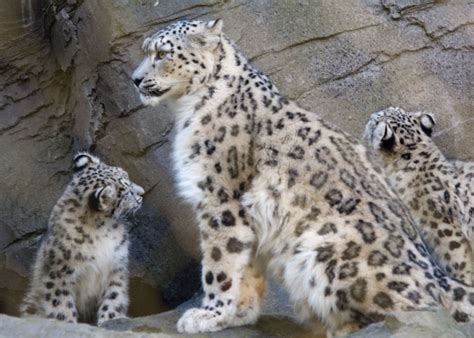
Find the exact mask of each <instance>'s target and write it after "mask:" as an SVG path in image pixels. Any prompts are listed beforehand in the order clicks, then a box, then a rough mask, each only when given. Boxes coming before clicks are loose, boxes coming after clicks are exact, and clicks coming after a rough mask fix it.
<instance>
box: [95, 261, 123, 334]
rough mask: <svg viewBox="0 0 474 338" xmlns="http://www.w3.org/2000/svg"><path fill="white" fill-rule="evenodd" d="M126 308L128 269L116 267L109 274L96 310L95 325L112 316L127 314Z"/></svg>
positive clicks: (118, 316) (117, 316)
mask: <svg viewBox="0 0 474 338" xmlns="http://www.w3.org/2000/svg"><path fill="white" fill-rule="evenodd" d="M124 265H126V263H124ZM127 309H128V270H127V268H125V267H118V268H116V269H114V270H112V272H111V274H110V276H109V282H108V285H107V289H106V290H105V292H104V296H103V297H102V300H101V302H100V304H99V310H98V311H97V325H98V326H101V325H102V324H103V323H105V322H106V321H108V320H110V319H114V318H123V317H126V316H127Z"/></svg>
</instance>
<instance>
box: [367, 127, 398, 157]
mask: <svg viewBox="0 0 474 338" xmlns="http://www.w3.org/2000/svg"><path fill="white" fill-rule="evenodd" d="M372 146H373V147H374V148H376V149H382V150H387V151H390V150H393V148H394V147H395V135H394V133H393V130H392V127H390V125H388V124H387V123H386V122H384V121H382V122H379V123H378V124H377V126H376V127H375V129H374V132H373V133H372Z"/></svg>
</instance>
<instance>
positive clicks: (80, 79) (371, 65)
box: [0, 0, 474, 316]
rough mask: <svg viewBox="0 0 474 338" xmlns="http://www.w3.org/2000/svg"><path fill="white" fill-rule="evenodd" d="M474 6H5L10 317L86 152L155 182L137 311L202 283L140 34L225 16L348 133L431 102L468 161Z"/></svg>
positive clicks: (254, 51)
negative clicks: (139, 86) (142, 97)
mask: <svg viewBox="0 0 474 338" xmlns="http://www.w3.org/2000/svg"><path fill="white" fill-rule="evenodd" d="M468 2H469V1H468V0H446V1H430V0H403V1H398V0H397V1H395V0H355V1H346V0H333V1H316V0H282V1H246V0H231V1H219V0H166V1H163V0H161V1H155V0H136V1H129V0H116V1H99V0H88V1H83V0H75V1H70V0H69V1H66V0H54V1H53V0H25V1H18V0H2V10H1V11H0V50H1V55H0V92H1V93H2V95H1V96H0V154H1V159H2V160H1V161H0V196H2V198H1V202H0V220H1V221H0V313H2V312H3V313H9V314H16V308H17V304H18V302H19V301H20V299H21V296H22V293H23V292H24V288H25V287H26V285H27V283H26V280H27V279H26V276H27V272H28V270H29V266H30V264H31V260H32V256H33V254H34V252H35V250H36V248H37V245H38V241H39V240H40V238H41V235H42V234H43V233H44V231H45V227H46V222H47V218H48V215H49V212H50V210H51V208H52V206H53V205H54V203H55V201H56V199H57V198H58V197H59V195H60V194H61V193H62V190H63V189H64V186H65V184H66V183H67V181H68V179H69V176H70V174H71V172H70V159H71V156H72V153H73V152H74V151H76V150H79V149H90V150H94V151H95V152H96V153H97V154H98V155H100V156H102V157H103V158H104V159H105V160H106V161H108V162H110V163H113V164H117V165H120V166H122V167H123V168H125V169H126V170H127V171H128V172H129V173H130V176H131V177H132V178H133V179H134V180H136V181H137V183H139V184H141V185H142V186H144V187H145V189H146V195H145V203H144V207H143V209H142V210H141V211H140V212H139V213H138V214H137V216H136V218H135V219H133V220H132V222H131V238H132V241H133V243H132V251H131V264H130V266H131V270H132V283H131V295H132V304H131V308H130V313H131V315H133V316H144V315H148V314H152V313H156V312H160V311H165V310H168V309H171V308H173V307H175V306H176V305H177V304H179V303H181V302H183V301H185V300H186V299H188V298H190V297H191V296H192V295H193V294H194V293H195V292H196V291H197V290H198V289H199V280H200V277H199V269H200V268H199V264H198V262H199V246H198V231H197V229H196V226H195V222H194V219H193V215H192V213H191V212H190V210H189V207H188V206H187V205H186V204H184V203H183V202H181V201H180V199H179V198H178V197H177V196H176V193H175V190H174V185H173V176H172V170H171V168H170V158H169V150H170V142H171V138H172V134H173V132H172V121H173V116H172V114H171V113H170V112H169V111H168V109H167V107H166V106H161V107H158V108H148V107H143V106H142V105H141V104H140V102H139V99H138V97H137V95H136V92H135V89H134V88H133V86H132V83H131V81H130V78H129V77H130V74H131V72H132V70H133V68H134V67H135V66H136V65H137V64H138V63H139V62H140V59H141V57H142V55H141V51H140V45H141V43H142V40H143V37H144V36H145V35H148V34H151V33H152V32H155V31H156V30H157V29H159V28H161V27H163V26H165V25H167V24H169V23H170V22H172V21H174V20H177V19H183V18H187V19H194V18H202V19H211V18H217V17H221V18H223V19H224V30H225V32H226V33H227V34H228V35H229V36H230V37H231V38H232V39H234V40H236V41H237V43H238V44H239V46H241V48H242V49H243V50H244V51H245V53H246V54H247V55H248V56H249V58H250V59H251V60H252V61H253V62H254V63H255V64H256V65H257V66H258V67H259V68H261V69H262V70H263V71H265V72H266V73H268V74H269V75H270V77H271V78H272V79H273V80H274V82H275V83H276V84H277V85H278V86H279V87H280V89H281V90H282V92H284V93H286V94H287V95H288V96H289V97H290V98H292V99H295V100H297V101H298V102H299V103H300V104H301V105H302V106H303V107H305V108H308V109H310V110H311V111H314V112H316V113H318V114H320V115H321V116H323V117H324V118H326V119H327V120H328V121H331V122H333V123H334V124H336V125H338V126H340V127H341V128H343V129H344V130H346V131H347V132H349V133H351V134H354V135H361V133H362V131H363V127H364V125H365V122H366V120H367V118H368V116H369V115H370V113H371V112H373V111H376V110H380V109H382V108H384V107H386V106H389V105H399V106H401V107H403V108H405V109H406V110H429V111H433V112H434V113H435V116H436V118H437V121H438V129H437V131H436V133H435V139H436V141H437V142H438V143H439V145H440V146H441V147H442V149H443V150H444V151H445V152H446V153H447V154H448V156H450V157H456V158H461V159H474V138H473V137H472V130H473V129H474V117H473V115H472V81H473V78H472V72H469V71H468V70H469V69H470V67H472V63H473V56H472V55H473V54H472V48H473V46H474V42H473V39H472V36H473V34H474V32H473V27H474V25H473V19H472V15H471V13H472V9H470V7H469V4H468ZM156 3H158V5H156V6H155V4H156ZM269 295H270V296H269V297H268V299H267V307H266V310H267V311H268V312H269V313H279V314H282V313H283V314H291V306H290V305H289V302H288V300H287V298H285V294H284V293H282V292H280V291H279V290H278V288H277V287H272V288H271V292H269Z"/></svg>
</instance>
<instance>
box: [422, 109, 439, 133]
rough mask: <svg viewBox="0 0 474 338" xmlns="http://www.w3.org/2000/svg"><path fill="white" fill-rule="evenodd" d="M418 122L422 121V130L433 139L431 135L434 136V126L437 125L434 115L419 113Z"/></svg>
mask: <svg viewBox="0 0 474 338" xmlns="http://www.w3.org/2000/svg"><path fill="white" fill-rule="evenodd" d="M418 120H419V121H420V126H421V129H422V130H423V131H424V132H425V134H426V135H428V136H430V137H431V134H433V129H434V126H435V125H436V121H435V119H434V117H433V115H431V114H428V113H419V114H418Z"/></svg>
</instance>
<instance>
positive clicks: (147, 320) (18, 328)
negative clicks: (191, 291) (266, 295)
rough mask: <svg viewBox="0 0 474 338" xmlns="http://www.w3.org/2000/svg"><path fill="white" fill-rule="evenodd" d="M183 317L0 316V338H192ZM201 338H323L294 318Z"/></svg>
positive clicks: (410, 323) (411, 319)
mask: <svg viewBox="0 0 474 338" xmlns="http://www.w3.org/2000/svg"><path fill="white" fill-rule="evenodd" d="M179 315H180V312H179V311H170V312H165V313H161V314H158V315H153V316H147V317H140V318H134V319H116V320H112V321H109V322H107V323H106V324H105V326H104V328H105V329H106V330H105V329H104V328H97V327H93V326H89V325H85V324H79V325H77V324H67V323H63V322H59V321H56V320H51V319H18V318H14V317H9V316H5V315H0V337H66V336H67V337H111V338H112V337H113V338H115V337H119V338H122V337H124V338H125V337H127V338H128V337H130V338H131V337H136V338H141V337H143V338H145V337H146V338H148V337H150V338H151V337H156V338H160V337H189V336H190V335H183V334H178V333H177V332H176V329H175V323H176V321H177V320H178V318H179ZM473 332H474V323H470V324H459V323H456V322H455V321H454V320H453V319H452V318H451V317H450V316H449V315H447V313H445V312H444V311H418V312H416V313H413V312H402V313H396V314H394V315H393V316H391V317H389V318H387V319H385V321H384V322H380V323H376V324H372V325H370V326H369V327H367V328H365V329H363V330H360V331H359V332H356V333H354V334H352V335H349V336H347V337H348V338H372V337H373V338H438V337H443V338H471V337H473ZM197 336H198V337H209V338H234V337H235V338H237V337H274V338H279V337H281V338H287V337H292V338H324V337H325V331H324V328H323V327H322V326H321V325H316V326H313V327H310V326H305V325H300V324H297V323H296V322H295V321H294V320H292V319H291V318H288V317H285V316H276V315H264V316H262V317H261V318H260V320H259V321H258V322H257V323H256V324H255V325H252V326H243V327H236V328H231V329H227V330H223V331H220V332H214V333H208V334H199V335H197Z"/></svg>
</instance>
